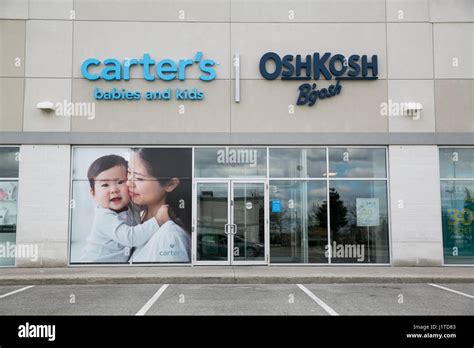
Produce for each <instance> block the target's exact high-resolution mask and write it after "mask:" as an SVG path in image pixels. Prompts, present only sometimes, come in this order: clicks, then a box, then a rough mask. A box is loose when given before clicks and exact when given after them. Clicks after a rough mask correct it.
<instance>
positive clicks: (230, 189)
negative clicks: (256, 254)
mask: <svg viewBox="0 0 474 348" xmlns="http://www.w3.org/2000/svg"><path fill="white" fill-rule="evenodd" d="M234 183H237V184H263V189H264V211H265V215H264V239H265V240H264V249H265V250H264V260H262V261H253V260H249V261H234V255H233V247H234V238H233V234H232V233H231V232H230V230H229V233H228V238H227V260H225V261H217V260H212V261H200V260H197V233H198V230H197V228H198V227H197V198H198V197H197V185H198V184H226V185H227V224H226V225H228V226H229V227H230V226H231V225H232V224H233V223H234V208H233V201H234ZM268 199H269V198H268V180H265V179H254V178H249V179H195V180H194V183H193V213H192V215H193V218H192V221H193V227H192V261H193V265H196V266H234V265H235V266H238V265H268V263H269V259H270V257H269V252H270V238H269V237H270V236H269V233H270V232H269V231H270V230H269V205H268Z"/></svg>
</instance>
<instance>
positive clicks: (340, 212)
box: [317, 187, 347, 231]
mask: <svg viewBox="0 0 474 348" xmlns="http://www.w3.org/2000/svg"><path fill="white" fill-rule="evenodd" d="M340 198H341V197H340V195H339V193H338V192H337V191H336V189H335V188H334V187H331V188H329V202H330V206H329V208H330V209H331V210H330V214H331V229H333V230H335V231H337V230H339V229H340V228H341V227H343V226H345V225H347V218H346V216H347V208H346V206H345V205H344V202H343V201H342V200H341V199H340ZM327 216H328V204H327V200H325V201H323V204H321V208H320V209H319V212H318V215H317V217H318V220H319V222H320V223H321V227H323V228H327V226H328V223H327V221H328V219H327Z"/></svg>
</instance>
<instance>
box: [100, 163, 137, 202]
mask: <svg viewBox="0 0 474 348" xmlns="http://www.w3.org/2000/svg"><path fill="white" fill-rule="evenodd" d="M92 196H93V197H94V199H95V200H96V202H97V203H99V205H100V206H101V207H102V208H105V209H112V210H116V211H119V210H122V209H123V208H125V207H126V206H127V205H128V203H130V196H129V195H128V187H127V169H126V168H125V167H122V166H116V167H113V168H110V169H107V170H104V171H103V172H102V173H100V174H99V175H98V176H97V177H96V178H95V180H94V191H93V192H92Z"/></svg>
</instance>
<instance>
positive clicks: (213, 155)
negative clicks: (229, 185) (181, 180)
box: [194, 147, 267, 178]
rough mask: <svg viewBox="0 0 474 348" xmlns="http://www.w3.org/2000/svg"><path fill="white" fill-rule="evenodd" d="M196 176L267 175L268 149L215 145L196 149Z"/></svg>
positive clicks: (237, 176)
mask: <svg viewBox="0 0 474 348" xmlns="http://www.w3.org/2000/svg"><path fill="white" fill-rule="evenodd" d="M194 176H195V177H196V178H239V177H247V178H248V177H266V176H267V149H266V148H247V147H215V148H195V149H194Z"/></svg>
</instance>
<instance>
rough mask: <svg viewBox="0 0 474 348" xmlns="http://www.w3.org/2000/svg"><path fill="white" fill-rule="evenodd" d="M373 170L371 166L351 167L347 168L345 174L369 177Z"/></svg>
mask: <svg viewBox="0 0 474 348" xmlns="http://www.w3.org/2000/svg"><path fill="white" fill-rule="evenodd" d="M373 173H374V171H373V170H372V168H361V167H357V168H352V169H349V170H348V171H347V172H346V173H345V175H346V176H349V177H357V178H370V177H372V176H373Z"/></svg>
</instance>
